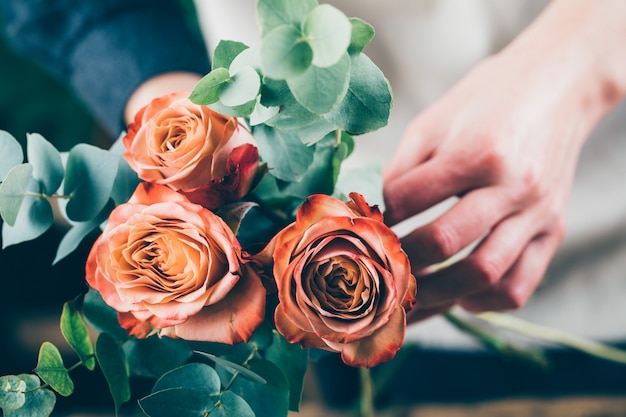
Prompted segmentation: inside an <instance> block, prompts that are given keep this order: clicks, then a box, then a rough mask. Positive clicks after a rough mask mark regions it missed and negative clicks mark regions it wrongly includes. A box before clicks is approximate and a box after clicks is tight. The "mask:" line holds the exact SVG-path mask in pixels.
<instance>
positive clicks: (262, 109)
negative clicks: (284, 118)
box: [250, 99, 279, 126]
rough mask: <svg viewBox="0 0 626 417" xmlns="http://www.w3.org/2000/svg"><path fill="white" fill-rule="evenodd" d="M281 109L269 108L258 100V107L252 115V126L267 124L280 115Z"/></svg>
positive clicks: (276, 107)
mask: <svg viewBox="0 0 626 417" xmlns="http://www.w3.org/2000/svg"><path fill="white" fill-rule="evenodd" d="M278 110H279V107H278V106H272V107H267V106H264V105H263V104H261V100H260V99H259V100H257V103H256V106H255V107H254V111H253V112H252V114H250V126H256V125H260V124H261V123H265V122H266V121H268V120H269V119H271V118H272V117H274V116H275V115H276V114H277V113H278Z"/></svg>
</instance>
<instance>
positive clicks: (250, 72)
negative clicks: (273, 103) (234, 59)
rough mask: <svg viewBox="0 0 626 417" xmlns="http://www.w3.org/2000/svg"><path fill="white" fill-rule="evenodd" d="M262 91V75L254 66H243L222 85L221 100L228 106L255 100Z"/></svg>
mask: <svg viewBox="0 0 626 417" xmlns="http://www.w3.org/2000/svg"><path fill="white" fill-rule="evenodd" d="M260 91H261V77H260V76H259V74H258V73H257V72H256V71H255V70H254V68H252V67H243V68H241V69H240V70H239V71H238V72H237V73H234V74H231V76H230V78H229V79H228V81H227V82H225V83H223V84H222V85H221V88H220V91H219V100H220V101H221V102H222V104H224V105H225V106H228V107H236V106H241V105H242V104H246V103H248V102H250V101H252V100H255V102H256V97H257V96H258V95H259V92H260Z"/></svg>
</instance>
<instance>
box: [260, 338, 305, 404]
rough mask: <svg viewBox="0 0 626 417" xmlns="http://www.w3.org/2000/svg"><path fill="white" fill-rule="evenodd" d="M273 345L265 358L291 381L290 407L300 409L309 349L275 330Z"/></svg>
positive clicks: (266, 352)
mask: <svg viewBox="0 0 626 417" xmlns="http://www.w3.org/2000/svg"><path fill="white" fill-rule="evenodd" d="M273 334H274V338H273V343H272V345H271V346H270V347H269V348H268V349H267V350H266V351H265V359H267V360H269V361H271V362H273V363H274V364H276V365H277V366H278V367H280V369H281V371H282V372H283V373H284V374H285V376H286V377H287V381H288V382H289V409H290V410H291V411H298V410H299V408H300V400H301V398H302V388H303V386H304V375H305V374H306V371H307V367H308V364H309V351H308V350H307V349H303V348H302V347H301V346H300V344H298V343H289V342H288V341H287V340H285V338H284V337H283V336H282V335H281V334H280V333H278V332H277V331H274V332H273Z"/></svg>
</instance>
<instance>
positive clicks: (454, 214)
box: [402, 187, 517, 269]
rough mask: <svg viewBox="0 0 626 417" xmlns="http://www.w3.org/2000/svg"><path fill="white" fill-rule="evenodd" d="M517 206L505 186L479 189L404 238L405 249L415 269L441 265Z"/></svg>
mask: <svg viewBox="0 0 626 417" xmlns="http://www.w3.org/2000/svg"><path fill="white" fill-rule="evenodd" d="M516 209H517V207H515V206H514V204H513V203H512V202H511V200H510V199H509V198H507V196H506V193H505V192H504V189H503V188H502V187H487V188H480V189H477V190H474V191H471V192H469V193H468V194H466V195H465V196H463V197H462V198H461V199H460V200H459V201H458V203H457V204H456V205H454V206H453V207H452V208H450V209H449V210H448V211H447V212H445V213H444V214H443V215H441V216H440V217H439V218H437V219H436V220H434V221H432V222H431V223H429V224H427V225H425V226H422V227H420V228H418V229H416V230H415V231H413V232H411V233H410V234H409V235H407V236H405V237H404V238H403V239H402V247H403V248H404V250H405V251H406V252H407V253H408V254H409V256H410V258H411V263H412V265H413V267H414V269H416V268H421V267H426V266H429V265H432V264H434V263H438V262H442V261H444V260H446V259H448V258H450V257H451V256H453V255H455V254H456V253H458V252H460V251H461V250H462V249H463V248H466V247H468V246H469V245H470V244H471V243H473V242H475V241H476V240H477V239H478V238H480V237H481V236H483V235H484V234H485V233H487V232H488V231H489V230H490V229H492V228H493V227H494V226H495V225H496V224H498V223H499V222H500V221H502V219H503V218H506V217H508V216H509V215H510V214H511V213H512V212H513V211H514V210H516Z"/></svg>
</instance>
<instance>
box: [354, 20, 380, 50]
mask: <svg viewBox="0 0 626 417" xmlns="http://www.w3.org/2000/svg"><path fill="white" fill-rule="evenodd" d="M350 23H351V24H352V35H351V37H350V46H349V47H348V53H349V54H350V55H357V54H359V53H361V51H363V49H364V48H365V47H366V46H367V44H369V43H370V42H371V41H372V39H374V35H375V32H374V28H373V27H372V25H370V24H369V23H367V22H365V21H364V20H361V19H359V18H357V17H351V18H350Z"/></svg>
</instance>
